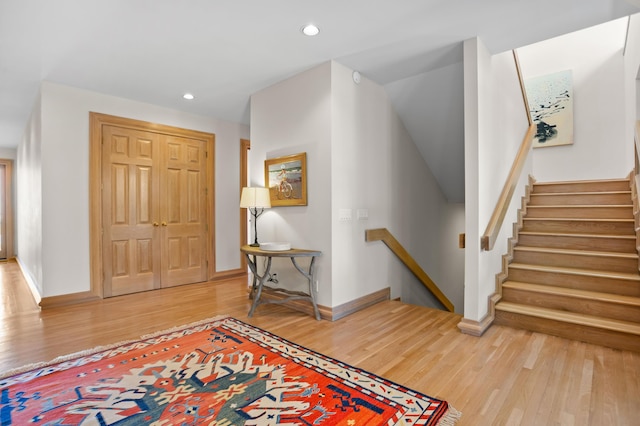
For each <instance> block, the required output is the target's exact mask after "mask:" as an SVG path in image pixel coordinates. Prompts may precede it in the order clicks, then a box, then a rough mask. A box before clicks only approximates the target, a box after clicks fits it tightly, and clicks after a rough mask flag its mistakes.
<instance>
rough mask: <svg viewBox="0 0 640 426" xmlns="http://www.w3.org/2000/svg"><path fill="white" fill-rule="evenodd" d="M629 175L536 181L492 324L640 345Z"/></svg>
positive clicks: (615, 345)
mask: <svg viewBox="0 0 640 426" xmlns="http://www.w3.org/2000/svg"><path fill="white" fill-rule="evenodd" d="M629 187H630V185H629V180H623V179H620V180H606V181H576V182H555V183H535V184H534V185H533V189H532V191H531V194H530V200H529V202H528V204H527V208H526V213H525V215H524V216H523V218H522V227H521V229H520V230H519V232H518V235H517V237H516V238H515V239H514V241H517V242H516V244H515V246H514V247H513V255H512V259H511V261H510V262H509V263H508V264H507V266H506V268H507V270H506V272H505V276H506V279H505V280H504V281H503V282H502V284H501V287H502V289H501V292H502V297H501V299H500V300H499V301H498V302H497V303H496V305H495V322H494V323H495V324H502V325H507V326H512V327H516V328H522V329H527V330H531V331H537V332H541V333H546V334H551V335H556V336H561V337H565V338H569V339H575V340H581V341H585V342H590V343H596V344H600V345H604V346H609V347H613V348H618V349H627V350H633V351H637V352H640V273H639V272H638V265H639V264H638V251H637V248H636V234H635V227H634V219H633V217H634V216H633V205H632V198H631V191H630V189H629Z"/></svg>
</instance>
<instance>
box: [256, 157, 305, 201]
mask: <svg viewBox="0 0 640 426" xmlns="http://www.w3.org/2000/svg"><path fill="white" fill-rule="evenodd" d="M264 183H265V186H266V187H267V188H269V195H270V197H271V207H278V206H306V205H307V153H306V152H302V153H299V154H293V155H286V156H283V157H275V158H267V159H266V160H264Z"/></svg>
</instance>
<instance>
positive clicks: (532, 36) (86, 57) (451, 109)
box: [0, 0, 639, 201]
mask: <svg viewBox="0 0 640 426" xmlns="http://www.w3.org/2000/svg"><path fill="white" fill-rule="evenodd" d="M638 10H639V9H638V8H637V7H634V6H631V5H630V4H629V3H626V2H625V1H624V0H538V1H536V2H530V1H524V0H483V1H478V0H393V1H392V0H376V1H367V0H316V1H313V0H235V1H231V0H182V1H178V0H0V147H15V146H17V145H18V143H19V142H20V140H21V137H22V133H23V131H24V128H25V124H26V122H27V119H28V117H29V114H30V112H31V110H32V108H33V105H34V102H35V100H36V97H37V94H38V90H39V84H40V82H41V81H42V80H48V81H52V82H56V83H60V84H66V85H69V86H74V87H79V88H83V89H88V90H92V91H96V92H100V93H105V94H110V95H114V96H118V97H123V98H129V99H133V100H137V101H142V102H147V103H152V104H156V105H160V106H164V107H167V108H173V109H177V110H182V111H186V112H190V113H194V114H199V115H205V116H212V117H216V118H220V119H225V120H230V121H235V122H242V123H246V124H248V123H249V97H250V95H251V94H252V93H255V92H256V91H259V90H260V89H262V88H264V87H267V86H269V85H271V84H273V83H276V82H278V81H281V80H283V79H285V78H287V77H289V76H292V75H295V74H297V73H299V72H301V71H303V70H306V69H308V68H311V67H313V66H316V65H318V64H321V63H323V62H325V61H327V60H330V59H334V60H336V61H338V62H340V63H342V64H344V65H346V66H348V67H350V68H352V69H356V70H358V71H360V72H361V74H363V75H364V76H365V77H368V78H370V79H372V80H374V81H376V82H378V83H379V84H381V85H384V86H385V87H386V89H387V91H388V93H389V95H390V98H391V99H392V102H393V104H394V105H395V107H396V109H397V111H398V113H399V114H400V116H401V117H402V119H403V121H404V122H405V125H406V126H407V128H408V130H409V132H410V133H411V134H412V137H413V138H414V140H415V142H416V144H417V145H418V147H419V148H420V150H421V152H422V154H423V155H425V157H431V158H432V160H431V162H430V163H431V164H430V167H432V169H433V168H435V170H432V171H433V173H434V175H436V177H437V178H438V180H439V181H440V183H441V185H442V186H443V191H444V192H445V194H446V195H447V197H448V198H449V199H450V200H451V201H461V200H462V199H461V197H463V187H462V188H461V184H460V183H455V184H453V185H447V184H443V182H446V181H447V179H446V176H447V175H449V174H450V175H453V176H460V175H461V174H462V175H463V171H459V168H460V167H462V170H463V166H464V164H463V159H462V152H463V151H462V150H463V126H462V123H463V121H462V120H463V116H462V111H463V109H462V79H461V78H462V65H461V61H462V42H463V41H464V40H466V39H468V38H471V37H475V36H479V37H480V38H481V39H482V41H483V43H484V44H485V45H486V46H487V48H488V49H489V51H490V52H491V53H499V52H503V51H505V50H510V49H514V48H517V47H521V46H524V45H528V44H531V43H534V42H538V41H541V40H545V39H548V38H551V37H555V36H558V35H561V34H566V33H569V32H573V31H576V30H579V29H583V28H586V27H589V26H592V25H596V24H600V23H603V22H607V21H610V20H613V19H616V18H619V17H622V16H626V15H629V14H632V13H636V12H638ZM307 22H314V23H316V24H317V25H318V26H319V27H320V31H321V32H320V34H319V35H318V36H316V37H313V38H309V37H305V36H303V35H302V34H301V33H300V27H301V26H302V25H303V24H305V23H307ZM427 74H428V77H427ZM433 76H436V77H438V79H439V80H433V79H432V78H431V77H433ZM187 91H188V92H192V93H194V94H195V96H196V99H195V100H193V101H186V100H184V99H182V94H183V93H184V92H187ZM434 99H438V100H439V102H440V104H439V105H437V107H436V106H435V105H434V103H433V100H434ZM427 116H428V117H427ZM433 158H435V159H438V161H433ZM433 163H435V164H437V165H438V166H437V167H436V166H434V165H433ZM455 173H457V174H455ZM448 186H451V187H448Z"/></svg>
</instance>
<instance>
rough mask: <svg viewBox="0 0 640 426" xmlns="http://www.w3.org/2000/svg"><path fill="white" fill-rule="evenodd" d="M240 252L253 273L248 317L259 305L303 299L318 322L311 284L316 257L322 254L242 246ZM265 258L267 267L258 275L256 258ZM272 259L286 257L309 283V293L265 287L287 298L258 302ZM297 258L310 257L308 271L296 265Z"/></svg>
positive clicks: (302, 250)
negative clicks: (310, 306)
mask: <svg viewBox="0 0 640 426" xmlns="http://www.w3.org/2000/svg"><path fill="white" fill-rule="evenodd" d="M240 251H241V252H242V253H244V255H245V257H246V259H247V264H248V265H249V269H251V272H253V284H252V285H251V293H250V297H253V304H252V305H251V309H250V310H249V316H252V315H253V312H254V311H255V310H256V307H257V306H258V305H261V304H266V303H285V302H288V301H290V300H296V299H303V300H309V301H310V302H311V304H312V305H313V311H314V313H315V316H316V319H317V320H320V312H319V311H318V305H317V304H316V298H315V296H314V294H313V283H314V282H315V269H314V266H315V261H316V257H318V256H320V255H321V254H322V252H320V251H317V250H304V249H291V250H282V251H268V250H262V249H261V248H260V247H252V246H242V247H241V248H240ZM260 256H261V257H266V258H267V266H266V268H265V270H264V272H263V274H262V276H261V275H259V274H258V266H257V258H258V257H260ZM274 257H288V258H290V259H291V263H293V266H295V268H296V269H297V270H298V272H300V273H301V274H302V275H304V277H305V278H306V279H307V280H308V281H309V293H302V292H297V291H289V290H285V289H280V288H272V287H267V288H269V289H270V290H273V291H276V292H278V293H284V294H286V295H287V296H288V297H286V298H285V299H282V300H275V299H267V300H264V299H263V300H260V296H261V295H262V289H263V288H264V287H265V285H264V284H265V281H266V280H267V277H269V271H270V270H271V259H273V258H274ZM298 257H311V263H310V264H309V270H308V271H305V270H304V269H302V268H301V267H300V266H299V265H298V264H297V263H296V258H298Z"/></svg>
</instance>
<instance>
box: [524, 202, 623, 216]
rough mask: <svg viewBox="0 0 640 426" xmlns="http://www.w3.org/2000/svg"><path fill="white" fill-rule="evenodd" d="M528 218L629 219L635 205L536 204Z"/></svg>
mask: <svg viewBox="0 0 640 426" xmlns="http://www.w3.org/2000/svg"><path fill="white" fill-rule="evenodd" d="M526 217H527V218H538V217H554V218H560V219H562V218H572V219H629V218H632V217H633V207H632V206H630V205H629V206H624V207H614V206H603V207H600V206H593V207H591V206H590V207H572V206H566V207H564V206H563V207H550V206H535V207H531V206H530V207H529V208H528V209H527V215H526Z"/></svg>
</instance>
